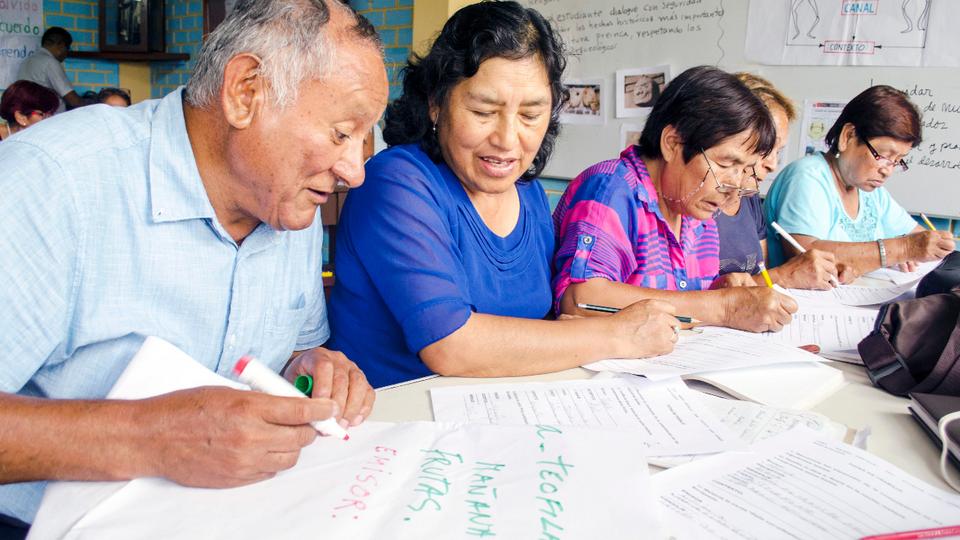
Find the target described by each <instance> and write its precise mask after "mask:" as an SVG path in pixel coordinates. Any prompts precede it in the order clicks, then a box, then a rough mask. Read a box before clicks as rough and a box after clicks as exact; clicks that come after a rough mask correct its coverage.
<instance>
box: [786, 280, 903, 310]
mask: <svg viewBox="0 0 960 540" xmlns="http://www.w3.org/2000/svg"><path fill="white" fill-rule="evenodd" d="M916 285H917V283H916V280H913V281H910V282H907V283H903V284H900V285H894V286H892V287H872V286H863V285H841V286H839V287H835V288H833V289H830V290H827V291H808V290H804V289H788V290H789V291H790V294H791V295H793V297H794V298H796V299H797V300H798V301H799V302H800V303H801V305H803V304H804V303H805V302H806V303H807V304H809V303H810V302H813V303H817V304H820V305H823V306H830V305H836V304H838V303H839V304H842V305H845V306H872V305H876V304H883V303H886V302H889V301H891V300H893V299H894V298H897V297H898V296H900V295H902V294H904V293H906V292H908V291H910V290H911V289H913V288H914V287H915V286H916Z"/></svg>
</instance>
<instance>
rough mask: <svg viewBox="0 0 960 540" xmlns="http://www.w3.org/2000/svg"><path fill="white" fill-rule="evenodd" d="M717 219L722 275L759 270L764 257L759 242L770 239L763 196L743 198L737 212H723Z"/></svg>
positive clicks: (754, 272)
mask: <svg viewBox="0 0 960 540" xmlns="http://www.w3.org/2000/svg"><path fill="white" fill-rule="evenodd" d="M714 221H716V222H717V232H719V233H720V275H721V276H722V275H724V274H730V273H733V272H746V273H748V274H751V275H752V274H756V273H757V272H758V271H759V270H760V269H759V268H758V267H757V263H758V262H759V261H762V260H763V248H762V247H761V246H760V241H761V240H766V238H767V224H766V223H765V222H764V221H763V206H762V203H761V201H760V197H759V196H755V197H744V198H743V199H740V210H739V211H738V212H737V213H736V214H735V215H732V216H728V215H726V214H724V213H723V212H720V213H719V214H718V215H717V217H715V218H714Z"/></svg>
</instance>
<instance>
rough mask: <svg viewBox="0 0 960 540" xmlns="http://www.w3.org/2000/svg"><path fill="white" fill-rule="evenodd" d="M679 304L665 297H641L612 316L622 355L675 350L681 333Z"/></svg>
mask: <svg viewBox="0 0 960 540" xmlns="http://www.w3.org/2000/svg"><path fill="white" fill-rule="evenodd" d="M675 313H676V308H674V307H673V305H672V304H670V303H669V302H664V301H662V300H641V301H639V302H636V303H633V304H630V305H629V306H627V307H625V308H623V309H621V310H620V312H619V313H614V314H613V315H610V316H609V317H604V319H606V320H607V321H609V323H610V326H611V327H612V332H611V333H610V334H609V335H611V336H613V338H614V340H615V342H616V343H618V345H617V347H616V351H614V352H615V356H616V357H619V358H647V357H650V356H658V355H661V354H667V353H668V352H670V351H672V350H673V346H674V344H675V343H676V342H677V339H678V338H679V335H680V321H678V320H677V318H676V317H674V314H675Z"/></svg>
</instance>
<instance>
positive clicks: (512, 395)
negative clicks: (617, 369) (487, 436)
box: [430, 377, 740, 456]
mask: <svg viewBox="0 0 960 540" xmlns="http://www.w3.org/2000/svg"><path fill="white" fill-rule="evenodd" d="M698 397H699V396H698V395H697V394H696V393H695V392H693V391H691V390H689V389H688V388H687V387H686V385H684V384H683V382H681V381H680V380H679V379H673V380H669V381H664V382H661V383H652V382H649V381H645V380H643V379H639V378H637V377H630V378H608V379H593V380H588V381H563V382H553V383H524V384H494V385H475V386H451V387H443V388H434V389H432V390H431V391H430V398H431V401H432V402H433V415H434V418H436V419H437V420H441V421H451V422H471V423H483V424H552V425H560V426H589V427H606V428H623V429H632V430H637V431H638V432H639V433H640V434H641V439H642V440H643V444H644V448H645V450H644V454H645V455H658V456H659V455H676V454H700V453H710V452H722V451H724V450H730V449H734V448H738V447H739V446H740V444H739V443H738V439H737V437H736V436H735V435H734V434H733V433H732V432H731V431H730V430H729V429H727V427H725V426H724V425H723V424H721V423H720V422H719V421H718V420H717V418H716V417H715V416H714V415H713V414H712V413H711V412H710V411H709V410H707V409H706V407H704V406H703V404H702V403H701V402H700V401H699V399H698Z"/></svg>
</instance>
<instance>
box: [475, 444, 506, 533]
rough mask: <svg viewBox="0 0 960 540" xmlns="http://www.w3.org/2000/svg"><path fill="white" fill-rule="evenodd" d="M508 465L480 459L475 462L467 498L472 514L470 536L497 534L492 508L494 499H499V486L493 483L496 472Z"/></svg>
mask: <svg viewBox="0 0 960 540" xmlns="http://www.w3.org/2000/svg"><path fill="white" fill-rule="evenodd" d="M504 467H506V465H505V464H503V463H486V462H483V461H478V462H476V463H475V464H474V467H473V473H472V474H471V475H470V487H469V488H468V489H467V493H468V494H469V495H470V498H468V499H467V501H466V503H467V507H468V508H469V509H468V511H467V513H468V514H469V516H470V524H469V525H467V534H468V535H470V536H496V533H494V532H493V514H491V513H490V509H491V508H492V506H493V501H495V500H496V499H497V488H496V487H495V486H492V485H491V483H492V482H493V480H494V479H495V478H496V477H495V476H494V473H497V472H500V471H501V470H503V468H504Z"/></svg>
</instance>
